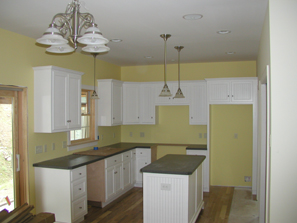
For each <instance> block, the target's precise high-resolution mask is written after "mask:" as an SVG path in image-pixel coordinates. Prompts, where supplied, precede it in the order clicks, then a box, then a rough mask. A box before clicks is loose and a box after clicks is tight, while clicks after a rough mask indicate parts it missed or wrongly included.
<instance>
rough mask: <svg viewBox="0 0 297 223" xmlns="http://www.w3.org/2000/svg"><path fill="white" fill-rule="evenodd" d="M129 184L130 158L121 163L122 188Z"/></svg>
mask: <svg viewBox="0 0 297 223" xmlns="http://www.w3.org/2000/svg"><path fill="white" fill-rule="evenodd" d="M130 185H131V160H129V161H126V162H124V163H123V189H124V190H125V189H126V188H128V187H130Z"/></svg>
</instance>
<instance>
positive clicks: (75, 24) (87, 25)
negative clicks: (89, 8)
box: [36, 0, 110, 53]
mask: <svg viewBox="0 0 297 223" xmlns="http://www.w3.org/2000/svg"><path fill="white" fill-rule="evenodd" d="M82 29H86V32H85V33H84V35H83V36H81V32H82ZM68 40H69V41H70V42H71V43H72V45H73V46H74V47H71V46H70V45H68V44H67V43H68ZM36 42H37V43H40V44H45V45H51V47H50V48H48V49H46V51H48V52H51V53H70V52H73V51H75V50H76V49H77V46H78V43H81V44H85V45H87V48H86V47H84V48H83V49H82V50H83V51H86V52H90V50H89V49H90V48H91V49H92V50H91V52H92V53H99V52H106V51H109V50H110V49H109V48H108V47H106V46H105V45H104V44H107V43H108V42H109V41H108V39H106V38H104V37H103V36H102V33H101V32H100V30H99V29H98V27H97V24H96V23H95V20H94V17H93V15H92V14H90V13H81V12H80V3H79V0H73V1H72V2H71V3H69V4H68V5H67V7H66V11H65V13H58V14H56V15H55V16H54V17H53V19H52V22H51V24H50V25H49V28H48V29H47V30H46V31H45V32H44V33H43V36H42V37H41V38H39V39H37V40H36ZM95 46H97V47H95ZM98 46H100V47H98ZM88 50H89V51H88Z"/></svg>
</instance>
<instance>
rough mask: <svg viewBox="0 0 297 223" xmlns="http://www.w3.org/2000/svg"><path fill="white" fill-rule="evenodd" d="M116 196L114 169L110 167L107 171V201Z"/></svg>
mask: <svg viewBox="0 0 297 223" xmlns="http://www.w3.org/2000/svg"><path fill="white" fill-rule="evenodd" d="M114 195H115V189H114V167H113V166H112V167H109V168H106V169H105V199H106V200H108V199H109V198H111V197H113V196H114Z"/></svg>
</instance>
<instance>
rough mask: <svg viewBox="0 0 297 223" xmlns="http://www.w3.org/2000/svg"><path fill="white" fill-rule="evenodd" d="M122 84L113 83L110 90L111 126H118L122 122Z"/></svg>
mask: <svg viewBox="0 0 297 223" xmlns="http://www.w3.org/2000/svg"><path fill="white" fill-rule="evenodd" d="M122 89H123V87H122V84H118V83H113V89H112V124H113V125H120V124H122V122H123V118H122V106H123V99H122Z"/></svg>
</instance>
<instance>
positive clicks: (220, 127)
mask: <svg viewBox="0 0 297 223" xmlns="http://www.w3.org/2000/svg"><path fill="white" fill-rule="evenodd" d="M210 118H211V119H210V120H211V124H210V184H211V185H222V186H252V184H251V182H245V181H244V176H252V151H253V144H252V142H253V141H252V138H253V126H252V123H253V122H252V120H253V109H252V105H211V108H210ZM235 134H237V136H238V138H237V139H236V138H235Z"/></svg>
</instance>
